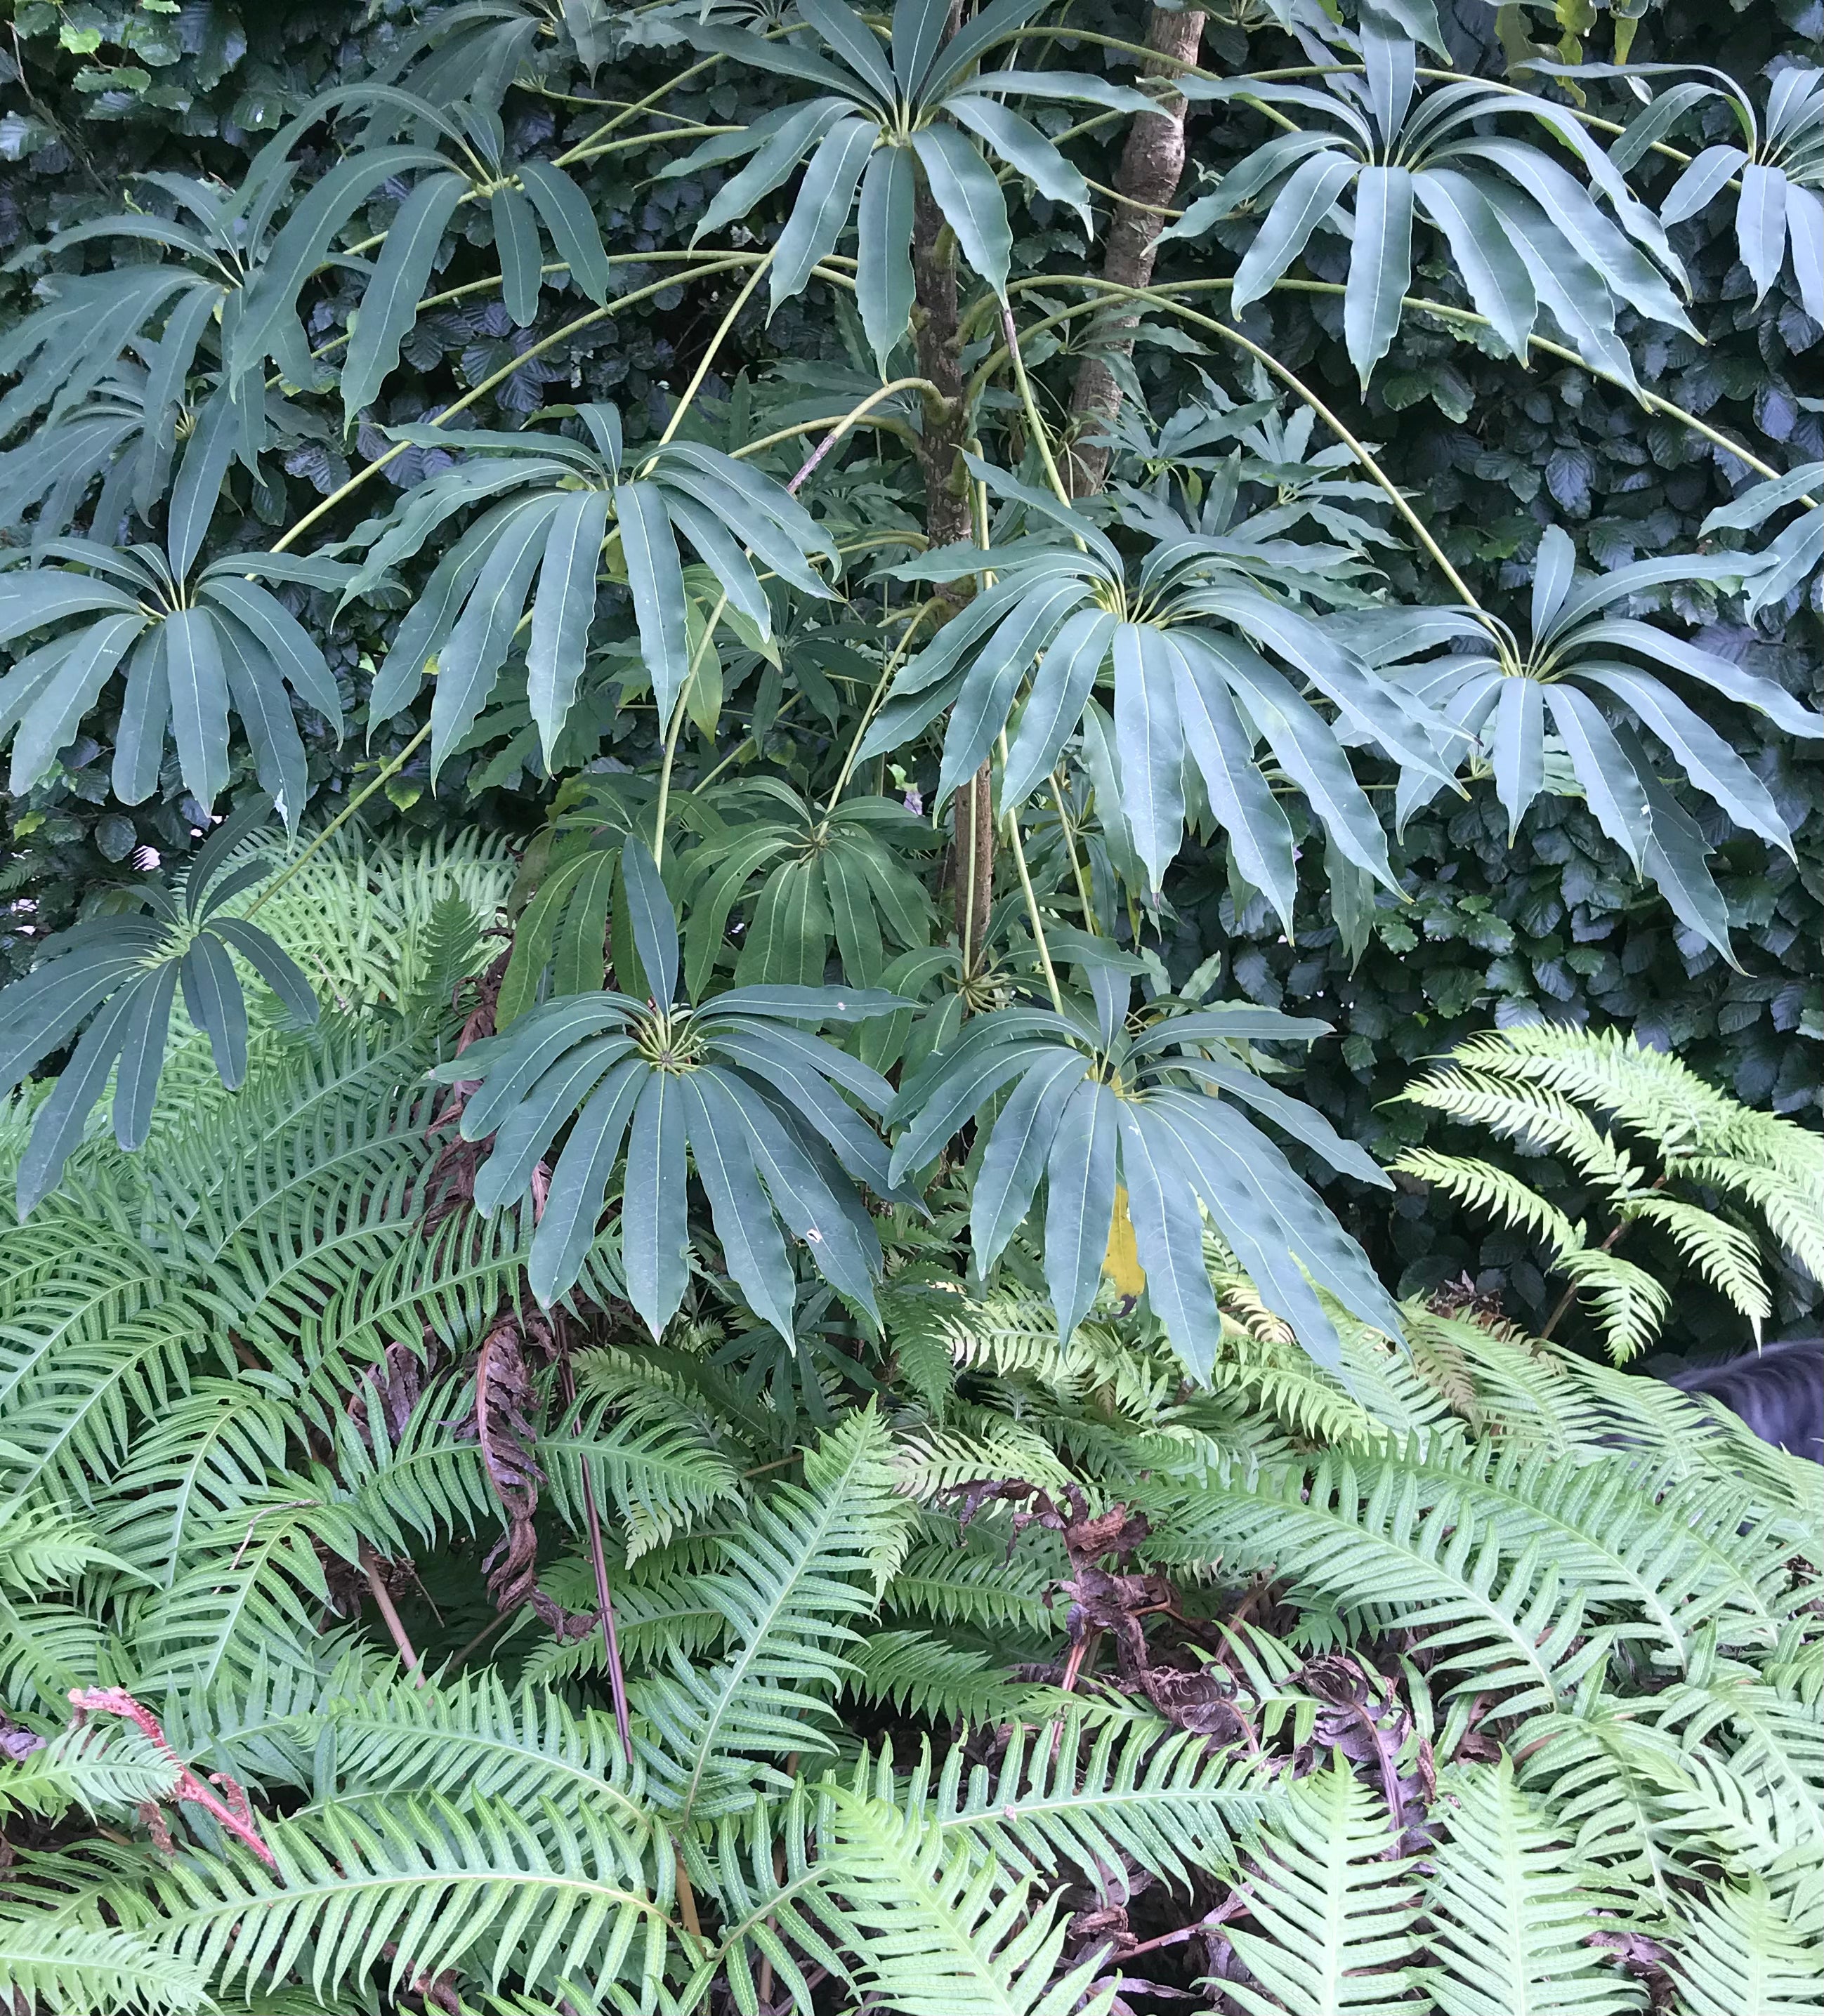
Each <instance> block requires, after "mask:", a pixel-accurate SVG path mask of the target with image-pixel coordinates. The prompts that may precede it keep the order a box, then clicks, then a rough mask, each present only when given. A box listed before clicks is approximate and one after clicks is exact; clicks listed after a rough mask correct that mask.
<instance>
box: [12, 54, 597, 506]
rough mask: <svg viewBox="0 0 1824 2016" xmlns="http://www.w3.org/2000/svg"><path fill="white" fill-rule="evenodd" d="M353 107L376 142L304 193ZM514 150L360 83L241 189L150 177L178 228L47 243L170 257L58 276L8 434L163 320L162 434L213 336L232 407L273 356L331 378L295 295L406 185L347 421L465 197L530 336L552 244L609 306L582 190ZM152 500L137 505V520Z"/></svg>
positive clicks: (365, 295) (388, 355) (377, 377)
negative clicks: (308, 175)
mask: <svg viewBox="0 0 1824 2016" xmlns="http://www.w3.org/2000/svg"><path fill="white" fill-rule="evenodd" d="M528 27H529V23H528ZM348 110H368V111H369V112H370V113H372V115H373V116H372V117H370V119H369V125H368V129H367V133H366V144H364V145H362V146H356V147H355V148H354V149H351V151H350V152H348V153H346V154H345V155H344V156H343V157H342V158H341V160H339V161H337V163H336V164H335V165H334V166H333V167H331V168H330V170H329V171H328V172H327V173H326V174H323V175H320V176H319V177H317V178H315V179H314V180H312V181H310V182H308V183H306V184H305V185H304V186H303V187H302V189H301V190H300V189H298V188H297V186H296V184H297V167H298V164H297V162H296V161H295V160H293V159H292V158H291V157H292V154H293V151H294V149H295V148H296V147H297V145H298V143H299V142H301V141H302V140H303V139H305V135H307V134H308V132H309V131H310V129H311V128H312V127H313V126H315V125H316V124H318V123H319V121H323V120H325V119H326V118H333V117H337V116H338V115H339V114H340V113H343V112H345V111H348ZM387 114H390V115H391V127H390V128H389V127H388V125H387V124H386V118H385V115H387ZM402 124H404V125H409V127H411V128H412V129H413V131H414V132H415V133H416V134H418V135H427V136H428V137H429V138H431V139H433V140H436V139H441V140H442V141H443V142H445V143H446V144H447V145H449V146H450V147H452V149H454V152H453V153H449V154H446V153H440V152H438V151H437V150H436V149H435V148H434V147H430V146H420V145H416V144H413V145H401V144H397V143H395V141H394V140H393V139H392V138H391V134H392V132H393V131H395V130H396V129H397V128H398V127H399V126H400V125H402ZM504 146H505V142H504V135H503V131H502V128H501V124H500V121H499V117H497V116H496V114H495V113H492V112H491V111H489V110H488V109H487V108H486V107H485V106H480V105H458V106H455V107H454V108H453V109H452V110H443V109H442V108H440V107H439V106H437V105H434V104H433V103H430V102H429V101H428V100H427V99H424V97H421V96H416V95H413V94H412V93H410V92H405V91H402V90H400V89H398V88H397V87H395V86H386V85H380V86H373V85H349V86H343V87H339V88H337V89H335V90H333V91H330V92H323V93H322V94H320V95H319V96H318V97H316V98H315V99H312V100H310V101H309V102H308V103H307V104H306V105H305V106H304V107H303V108H302V110H301V111H299V112H298V113H297V114H296V115H295V116H294V117H292V118H290V120H288V121H287V123H286V124H284V125H283V127H282V128H280V129H279V131H278V132H277V133H276V134H275V135H273V137H272V139H271V140H270V141H269V142H268V143H267V145H266V146H265V147H264V148H262V149H261V150H260V152H259V153H258V155H256V156H255V157H254V160H253V162H252V164H251V167H249V169H248V171H247V175H245V177H244V178H243V180H242V181H241V182H240V184H239V185H238V186H237V187H236V188H235V189H226V188H225V187H224V186H223V185H222V184H221V183H219V182H204V181H201V180H199V179H197V178H194V177H190V176H185V175H165V174H160V175H151V176H149V177H147V178H146V181H148V182H151V183H153V184H155V185H157V188H158V189H159V191H160V194H161V195H162V196H164V198H166V199H167V200H169V201H170V202H171V203H174V204H175V207H176V208H177V209H178V211H179V212H180V213H182V214H180V215H179V216H178V217H177V218H163V217H160V216H157V215H154V214H150V213H147V212H141V211H130V212H128V213H127V214H124V215H118V216H114V217H104V218H92V219H90V220H88V221H85V222H84V223H82V224H80V225H76V226H75V227H74V228H73V229H70V230H67V231H64V232H59V233H58V234H57V235H56V236H55V237H53V238H52V239H50V240H49V243H48V244H47V245H46V246H45V247H44V248H43V249H44V250H45V251H47V252H56V251H60V250H63V249H65V248H67V247H74V246H75V245H78V244H80V243H83V242H85V241H87V240H93V239H134V240H136V241H138V242H139V243H142V244H150V245H151V246H153V247H157V249H158V250H160V252H162V253H163V254H165V255H166V256H165V257H164V260H163V261H161V262H160V263H159V264H157V265H150V266H145V267H135V268H128V269H127V270H126V271H125V272H115V273H113V274H107V275H103V274H94V275H55V276H54V277H51V278H50V279H49V286H50V287H51V289H52V293H51V298H50V300H49V302H48V304H46V306H45V307H44V308H41V309H39V310H38V311H37V312H36V313H34V314H33V315H29V316H27V318H26V319H25V320H24V321H23V322H21V323H20V326H19V327H18V328H17V329H15V330H14V331H13V333H11V334H10V335H9V337H8V338H7V339H6V340H5V342H4V344H0V371H5V372H7V373H12V372H14V371H19V370H20V369H21V368H22V367H23V376H22V377H21V380H20V383H19V384H18V385H17V386H16V387H15V388H14V389H13V391H12V392H11V393H9V394H8V395H7V397H6V398H5V400H4V401H0V433H5V432H7V431H9V430H11V429H12V428H13V427H15V426H16V425H17V424H18V423H20V421H22V420H23V419H27V418H29V417H30V416H31V415H32V414H34V413H35V412H38V411H40V410H41V409H43V408H44V407H45V406H46V405H49V406H50V407H51V409H52V414H53V416H54V417H55V416H57V415H59V414H61V413H62V412H65V411H67V409H69V408H70V406H72V405H74V404H75V403H76V402H78V401H80V400H81V399H82V398H85V397H86V396H87V394H88V393H89V392H90V391H92V389H93V388H94V387H96V384H97V383H99V381H100V380H101V379H102V378H103V376H106V373H107V372H108V371H109V369H110V368H111V367H112V366H113V365H114V363H115V362H116V360H117V358H120V357H121V355H122V354H123V352H124V351H127V350H128V347H130V346H131V345H132V344H133V343H134V341H135V338H138V337H140V336H141V334H142V332H147V333H150V329H152V328H153V327H154V326H157V328H158V329H159V334H158V337H157V342H156V344H155V345H154V346H153V375H154V377H155V379H157V380H159V381H160V383H162V384H163V385H164V388H165V390H164V394H163V396H162V397H161V398H160V401H159V402H158V412H157V422H156V425H157V429H158V430H162V429H163V427H164V424H165V419H166V412H165V409H166V406H167V405H168V402H169V401H171V400H173V399H175V400H178V401H181V399H182V396H183V391H184V384H185V380H186V376H187V374H188V373H189V371H190V369H192V368H193V366H194V365H195V364H196V359H197V357H198V355H199V347H200V344H202V343H203V342H204V340H206V339H207V340H214V342H215V343H216V344H217V346H218V348H219V351H220V353H221V362H222V367H223V369H225V373H226V374H227V379H228V382H229V386H230V387H231V388H232V390H233V394H234V395H235V397H236V399H237V400H242V399H244V398H246V397H247V387H248V386H249V384H250V382H251V383H254V384H257V383H258V380H257V379H256V378H255V377H254V374H255V373H258V371H259V370H260V369H261V368H262V367H263V366H264V365H265V364H266V363H267V362H268V361H270V362H272V363H274V364H276V365H277V366H278V368H279V373H280V374H281V375H282V376H283V377H284V378H285V379H287V380H289V381H290V382H292V383H297V384H300V385H305V386H312V387H315V386H320V385H321V384H323V383H325V382H326V373H323V371H321V370H320V369H319V366H318V365H317V364H316V362H315V360H313V358H312V357H311V356H310V355H309V354H308V343H307V341H306V339H305V336H304V333H303V330H302V329H301V326H300V323H299V319H298V315H297V297H298V295H299V293H300V291H301V289H302V288H303V287H304V286H305V284H306V283H308V280H309V279H311V277H312V275H315V274H317V273H319V272H322V271H323V270H324V268H326V267H329V266H332V265H344V266H346V265H348V263H350V262H346V261H339V260H338V259H337V257H336V242H337V239H338V237H339V236H341V233H342V232H343V231H344V229H345V228H346V227H347V226H348V225H349V224H350V223H351V221H353V220H354V219H355V218H356V217H357V215H358V214H359V213H361V212H362V211H365V210H366V208H367V207H368V205H369V203H372V202H373V200H375V199H376V198H377V196H381V195H382V194H383V193H384V192H386V191H387V190H388V188H389V185H397V184H400V183H404V184H406V185H407V186H406V193H405V195H404V196H403V199H402V200H401V201H400V203H399V204H398V209H397V211H395V214H394V215H393V217H392V218H391V223H390V225H389V228H388V229H387V231H386V232H384V234H383V236H382V238H381V241H380V249H379V253H378V256H377V258H376V259H375V260H374V261H373V266H372V268H371V269H370V270H369V271H368V277H367V279H366V285H365V286H364V287H363V289H362V293H361V297H360V302H359V315H358V317H356V318H355V326H354V328H353V329H352V331H351V335H350V338H349V343H348V351H347V354H346V355H345V357H344V359H343V369H342V382H341V393H342V400H343V405H344V411H345V413H346V414H347V415H348V416H349V417H350V418H352V417H353V416H354V415H355V413H356V412H358V411H359V409H361V408H362V407H363V406H364V405H366V404H367V403H368V402H369V401H371V400H372V399H373V397H374V395H375V394H377V392H378V391H379V390H380V387H381V386H382V384H383V383H384V381H385V380H386V379H387V377H388V376H389V375H390V373H391V372H392V370H393V369H395V366H396V365H397V364H398V355H399V345H400V343H401V341H402V340H403V338H404V337H406V335H408V334H409V332H410V330H411V329H412V326H413V322H414V321H415V319H416V314H417V307H418V302H419V301H420V297H422V296H423V295H424V293H425V292H426V291H427V287H428V286H429V285H430V283H431V275H432V273H433V272H434V267H435V262H436V257H437V253H438V247H439V243H440V241H441V240H442V237H443V236H444V233H445V231H446V230H447V229H449V227H450V226H451V225H452V221H454V220H455V218H456V214H457V212H458V211H459V208H460V206H462V205H463V204H465V203H485V204H486V205H487V206H488V209H489V211H490V212H491V221H492V224H493V227H494V235H495V245H496V252H497V254H498V257H499V263H500V268H501V279H502V297H503V301H504V302H505V304H506V308H507V311H508V312H509V314H510V315H512V316H513V317H514V320H515V321H517V322H519V323H520V324H521V326H524V324H526V323H528V322H531V321H532V319H533V317H534V315H535V313H536V311H537V302H538V295H539V288H540V286H541V285H542V284H543V272H542V268H543V264H544V259H543V251H544V249H545V247H546V246H548V247H549V249H550V252H551V253H552V254H553V257H554V261H555V263H556V264H557V265H558V266H559V267H560V268H562V269H564V270H566V271H568V273H569V275H570V276H571V279H574V280H575V283H576V284H577V286H579V288H580V289H581V290H582V293H584V294H586V296H587V297H589V299H590V300H592V301H596V302H598V303H600V302H602V301H605V300H606V299H607V286H608V276H609V266H608V260H607V253H606V252H605V250H604V248H603V246H602V242H601V234H600V230H599V229H598V228H597V225H596V222H595V219H594V217H593V213H592V212H591V211H590V208H589V203H588V201H587V200H586V197H585V196H584V195H583V193H582V190H581V189H579V187H578V186H577V185H576V184H575V182H572V181H571V178H570V177H569V176H568V175H566V174H565V173H564V171H563V170H562V169H561V168H559V167H557V166H556V164H554V163H552V162H550V161H543V160H527V161H524V162H518V163H514V162H511V161H509V160H506V158H505V153H504ZM541 240H543V244H541ZM356 270H366V269H364V268H357V269H356ZM217 331H219V334H216V332H217ZM211 488H213V486H211ZM150 501H151V499H150V495H145V494H142V501H141V504H140V508H141V509H142V511H143V510H145V509H149V508H150Z"/></svg>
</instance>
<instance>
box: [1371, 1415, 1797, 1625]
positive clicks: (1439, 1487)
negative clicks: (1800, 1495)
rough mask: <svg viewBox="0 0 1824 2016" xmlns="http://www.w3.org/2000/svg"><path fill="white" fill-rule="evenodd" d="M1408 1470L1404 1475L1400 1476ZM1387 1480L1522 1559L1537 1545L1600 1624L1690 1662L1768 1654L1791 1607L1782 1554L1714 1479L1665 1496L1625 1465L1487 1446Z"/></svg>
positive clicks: (1438, 1450)
mask: <svg viewBox="0 0 1824 2016" xmlns="http://www.w3.org/2000/svg"><path fill="white" fill-rule="evenodd" d="M1402 1473H1403V1475H1402ZM1389 1474H1390V1478H1393V1479H1396V1480H1397V1481H1402V1482H1404V1481H1406V1480H1408V1479H1409V1480H1410V1483H1409V1484H1408V1489H1415V1490H1416V1492H1417V1496H1418V1499H1419V1502H1420V1503H1423V1504H1425V1505H1426V1506H1428V1507H1434V1508H1438V1509H1440V1510H1446V1511H1447V1512H1448V1513H1449V1514H1450V1515H1451V1517H1455V1518H1456V1519H1458V1520H1460V1521H1465V1522H1469V1521H1474V1522H1476V1526H1477V1529H1478V1530H1479V1531H1480V1532H1487V1533H1491V1534H1494V1535H1498V1537H1499V1543H1500V1545H1501V1548H1502V1549H1503V1550H1504V1552H1505V1553H1506V1554H1507V1555H1508V1556H1509V1557H1512V1558H1518V1557H1520V1556H1521V1555H1523V1553H1525V1552H1526V1550H1527V1549H1529V1548H1530V1547H1534V1546H1537V1547H1538V1548H1539V1549H1540V1550H1541V1551H1542V1553H1543V1554H1544V1556H1545V1558H1546V1559H1548V1560H1549V1561H1551V1562H1552V1564H1553V1565H1554V1567H1555V1568H1556V1569H1557V1570H1558V1571H1559V1573H1560V1574H1562V1575H1563V1576H1565V1577H1566V1579H1567V1580H1568V1581H1570V1582H1572V1583H1573V1584H1574V1586H1576V1587H1577V1588H1578V1589H1580V1590H1581V1592H1582V1593H1583V1595H1584V1598H1585V1600H1587V1601H1588V1604H1590V1605H1591V1612H1592V1614H1593V1615H1596V1616H1602V1615H1608V1616H1612V1617H1617V1618H1635V1619H1638V1620H1639V1621H1640V1622H1639V1624H1638V1625H1637V1626H1636V1627H1635V1628H1636V1629H1638V1630H1639V1631H1640V1633H1641V1635H1642V1636H1649V1635H1656V1636H1659V1637H1660V1639H1661V1640H1662V1642H1663V1643H1664V1647H1665V1649H1666V1651H1667V1652H1668V1653H1669V1654H1670V1655H1671V1658H1673V1659H1674V1660H1675V1661H1678V1662H1679V1663H1680V1664H1683V1663H1685V1661H1686V1660H1687V1659H1688V1658H1689V1657H1690V1655H1691V1654H1692V1648H1693V1646H1694V1644H1695V1643H1696V1641H1698V1640H1699V1639H1700V1634H1701V1635H1702V1636H1703V1640H1704V1642H1705V1643H1715V1642H1721V1643H1725V1644H1728V1645H1741V1644H1765V1645H1771V1644H1772V1643H1773V1642H1774V1640H1775V1638H1776V1636H1777V1635H1778V1632H1779V1625H1780V1622H1781V1621H1782V1619H1783V1616H1784V1615H1785V1612H1786V1608H1787V1607H1788V1602H1787V1598H1786V1589H1787V1585H1788V1582H1789V1579H1790V1576H1789V1570H1788V1565H1787V1561H1786V1551H1785V1549H1784V1547H1783V1546H1782V1545H1781V1544H1780V1543H1779V1539H1777V1537H1774V1536H1770V1535H1769V1534H1768V1532H1767V1530H1766V1528H1765V1521H1743V1517H1742V1505H1741V1499H1740V1494H1739V1491H1736V1490H1733V1489H1730V1488H1728V1486H1727V1485H1716V1484H1714V1483H1712V1482H1710V1481H1709V1480H1707V1479H1696V1480H1693V1481H1692V1482H1690V1483H1689V1484H1687V1485H1681V1486H1678V1487H1677V1488H1675V1489H1674V1490H1673V1491H1672V1492H1670V1493H1669V1494H1667V1496H1665V1497H1664V1499H1661V1497H1660V1493H1659V1492H1658V1490H1657V1489H1656V1488H1655V1484H1656V1480H1655V1479H1654V1478H1653V1476H1652V1475H1651V1474H1650V1473H1649V1472H1646V1471H1642V1468H1641V1467H1639V1465H1638V1463H1636V1462H1635V1461H1632V1460H1630V1459H1629V1458H1628V1457H1627V1456H1619V1455H1615V1456H1611V1455H1606V1454H1605V1455H1602V1456H1592V1457H1591V1458H1590V1459H1589V1460H1586V1461H1585V1462H1584V1463H1578V1464H1569V1463H1564V1462H1563V1461H1562V1460H1559V1458H1557V1457H1555V1456H1552V1455H1551V1454H1550V1453H1545V1452H1534V1453H1530V1454H1529V1453H1526V1452H1523V1451H1519V1450H1513V1451H1509V1450H1503V1449H1501V1448H1500V1447H1499V1446H1498V1445H1491V1444H1489V1443H1486V1442H1485V1443H1482V1444H1480V1445H1473V1446H1470V1447H1468V1448H1465V1449H1461V1450H1453V1449H1448V1448H1446V1447H1442V1446H1440V1447H1434V1448H1433V1449H1429V1450H1427V1451H1426V1453H1425V1455H1424V1456H1423V1457H1422V1458H1419V1459H1417V1460H1411V1459H1407V1460H1396V1461H1395V1462H1394V1463H1392V1464H1390V1471H1389Z"/></svg>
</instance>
